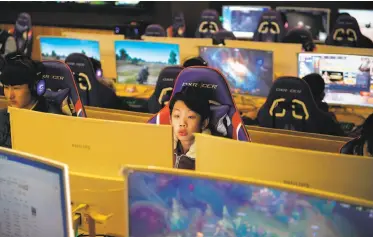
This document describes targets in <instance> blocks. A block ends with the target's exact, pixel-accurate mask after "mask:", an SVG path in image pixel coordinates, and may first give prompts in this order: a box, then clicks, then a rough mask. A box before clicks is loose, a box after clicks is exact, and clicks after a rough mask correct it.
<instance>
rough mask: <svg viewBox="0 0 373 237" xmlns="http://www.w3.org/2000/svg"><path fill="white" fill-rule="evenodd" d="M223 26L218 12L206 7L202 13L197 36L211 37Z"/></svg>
mask: <svg viewBox="0 0 373 237" xmlns="http://www.w3.org/2000/svg"><path fill="white" fill-rule="evenodd" d="M221 28H222V26H221V22H220V21H219V14H218V12H217V11H216V10H213V9H206V10H204V11H203V12H202V13H201V18H200V20H199V23H198V27H197V30H196V33H195V37H196V38H211V37H212V36H213V34H214V33H216V32H218V31H219V30H220V29H221Z"/></svg>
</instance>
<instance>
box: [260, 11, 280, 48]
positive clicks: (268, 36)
mask: <svg viewBox="0 0 373 237" xmlns="http://www.w3.org/2000/svg"><path fill="white" fill-rule="evenodd" d="M285 35H286V29H285V26H284V22H283V20H282V17H281V13H280V12H278V11H273V10H271V11H266V12H263V14H262V16H261V17H260V20H259V24H258V28H257V29H256V31H255V33H254V37H253V40H254V41H260V42H282V39H283V38H284V36H285Z"/></svg>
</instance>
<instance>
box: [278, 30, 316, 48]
mask: <svg viewBox="0 0 373 237" xmlns="http://www.w3.org/2000/svg"><path fill="white" fill-rule="evenodd" d="M283 43H293V44H302V48H303V50H304V51H306V52H312V51H313V50H314V49H315V47H316V45H315V44H314V43H313V38H312V34H311V32H310V31H309V30H307V29H306V28H294V29H291V30H290V31H289V32H288V33H287V34H286V36H285V37H284V39H283Z"/></svg>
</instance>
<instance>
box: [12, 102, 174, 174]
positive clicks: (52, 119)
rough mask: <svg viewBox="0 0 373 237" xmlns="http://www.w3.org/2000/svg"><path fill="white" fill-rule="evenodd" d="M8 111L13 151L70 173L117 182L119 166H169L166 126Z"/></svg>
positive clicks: (170, 151)
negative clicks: (66, 168) (54, 163)
mask: <svg viewBox="0 0 373 237" xmlns="http://www.w3.org/2000/svg"><path fill="white" fill-rule="evenodd" d="M9 112H10V119H11V120H10V121H11V134H12V145H13V149H17V150H20V151H25V152H29V153H31V154H37V155H41V156H44V157H49V158H51V159H54V160H57V161H61V162H63V163H66V164H68V165H69V167H70V171H72V172H81V173H85V174H90V175H99V176H104V177H118V170H119V169H120V167H121V165H122V164H139V165H140V164H141V165H155V166H161V167H172V157H173V141H172V137H173V136H172V128H171V126H170V125H163V126H154V125H151V124H142V123H129V122H119V121H107V120H98V119H90V118H78V117H70V116H63V115H55V114H47V113H40V112H35V111H30V110H24V109H15V108H9Z"/></svg>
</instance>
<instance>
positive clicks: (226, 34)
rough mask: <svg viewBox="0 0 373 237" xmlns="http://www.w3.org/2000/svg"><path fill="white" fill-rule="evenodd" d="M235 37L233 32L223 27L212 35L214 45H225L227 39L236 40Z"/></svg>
mask: <svg viewBox="0 0 373 237" xmlns="http://www.w3.org/2000/svg"><path fill="white" fill-rule="evenodd" d="M235 39H236V36H234V34H233V32H231V31H226V30H224V29H221V30H219V31H218V32H216V33H215V34H213V35H212V44H213V45H225V42H224V41H225V40H235Z"/></svg>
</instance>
